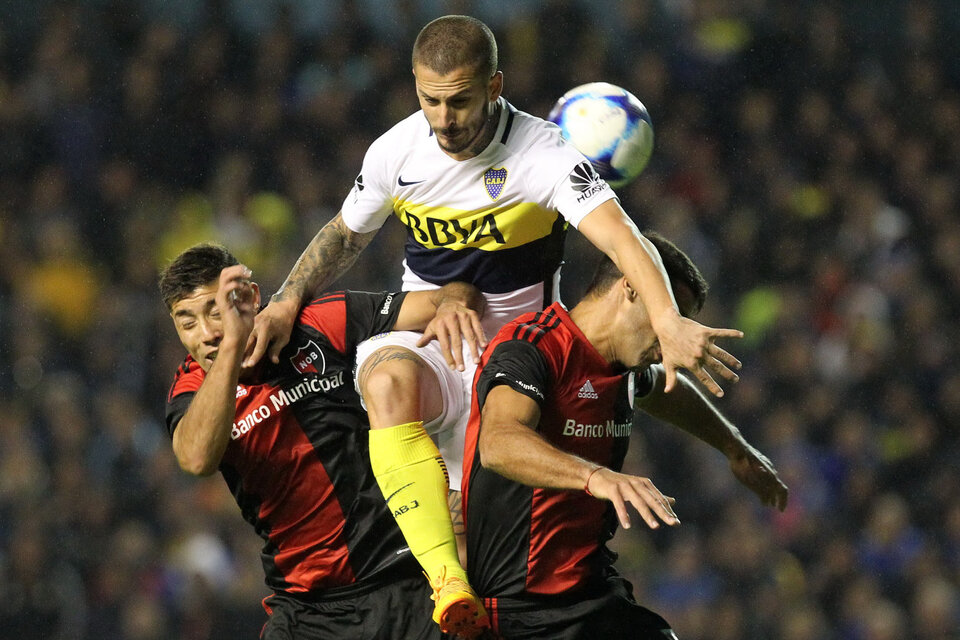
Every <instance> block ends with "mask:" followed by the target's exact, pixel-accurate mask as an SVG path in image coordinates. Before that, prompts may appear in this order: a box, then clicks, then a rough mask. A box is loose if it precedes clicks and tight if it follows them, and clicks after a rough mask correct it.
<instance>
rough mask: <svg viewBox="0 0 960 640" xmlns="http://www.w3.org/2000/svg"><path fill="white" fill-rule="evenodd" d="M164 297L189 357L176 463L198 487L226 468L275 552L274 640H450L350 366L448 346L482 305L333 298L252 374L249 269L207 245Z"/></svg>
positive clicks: (175, 430) (461, 297)
mask: <svg viewBox="0 0 960 640" xmlns="http://www.w3.org/2000/svg"><path fill="white" fill-rule="evenodd" d="M160 290H161V294H162V296H163V299H164V301H165V302H166V304H167V306H168V308H169V309H170V313H171V317H172V318H173V321H174V324H175V326H176V329H177V334H178V336H179V337H180V340H181V341H182V342H183V345H184V346H185V347H186V348H187V351H188V352H189V356H188V357H187V359H186V361H185V362H184V363H183V364H182V365H181V366H180V367H179V369H178V370H177V373H176V378H175V380H174V382H173V385H172V387H171V389H170V393H169V396H168V398H167V427H168V429H169V432H170V436H171V438H172V440H173V450H174V453H175V455H176V457H177V460H178V462H179V463H180V466H181V467H182V468H183V469H184V470H185V471H187V472H190V473H193V474H196V475H208V474H212V473H213V472H215V471H216V470H218V469H219V471H220V472H221V473H222V474H223V477H224V479H225V480H226V482H227V485H228V486H229V487H230V491H231V492H232V493H233V495H234V497H235V498H236V500H237V504H238V505H239V506H240V510H241V512H242V514H243V517H244V518H245V519H246V520H247V521H248V522H249V523H250V524H251V525H253V527H254V528H255V529H256V531H257V533H258V534H259V535H260V536H261V537H262V538H263V540H264V546H263V550H262V553H261V557H262V561H263V567H264V571H265V573H266V583H267V585H268V586H269V587H270V588H271V589H272V590H273V592H274V595H272V596H270V597H269V598H267V599H266V600H265V601H264V607H265V608H266V609H267V611H268V613H269V614H270V616H269V619H268V621H267V623H266V625H265V626H264V629H263V631H262V634H261V638H264V639H265V640H272V639H274V638H285V639H287V638H289V639H295V638H304V639H306V638H319V637H336V638H341V637H350V638H369V639H371V640H372V639H387V638H440V637H441V634H440V631H439V628H438V627H437V625H436V624H434V622H433V621H432V620H431V613H432V608H433V607H432V604H431V603H430V601H429V599H428V598H427V597H426V595H427V594H428V593H429V585H428V583H427V581H426V580H425V579H424V577H423V576H422V574H421V572H420V567H419V565H418V564H417V562H416V560H415V559H414V558H413V557H412V555H411V554H410V551H409V548H408V547H407V544H406V541H405V540H404V537H403V535H402V534H401V532H400V529H399V528H398V527H397V524H396V521H395V520H394V518H393V515H392V514H391V513H390V511H389V510H388V508H387V506H386V503H385V501H384V497H383V495H382V493H381V491H380V488H379V486H378V485H377V481H376V478H375V477H374V475H373V472H372V470H371V468H370V458H369V452H368V443H367V436H368V431H369V427H368V426H367V421H366V420H367V419H366V414H365V413H364V411H363V410H362V408H361V406H360V400H359V398H358V397H357V395H356V392H355V391H354V384H353V375H352V367H353V362H354V352H355V349H356V345H357V343H359V342H360V341H362V340H364V339H366V338H368V337H370V336H372V335H375V334H377V333H380V332H383V331H387V330H390V329H399V328H404V329H408V330H423V329H426V330H427V333H428V334H429V333H430V332H431V331H435V330H436V331H441V332H442V331H443V328H442V326H441V325H442V320H439V319H438V320H433V319H434V318H435V316H438V317H439V316H442V315H443V313H442V312H441V310H440V309H441V307H443V309H444V310H445V311H457V310H460V311H462V308H463V307H464V306H472V305H475V304H477V303H479V302H480V301H481V298H480V296H479V293H478V292H477V291H476V290H475V289H474V288H473V287H471V286H470V285H463V284H461V283H454V284H452V285H450V286H448V287H445V288H443V289H439V290H434V291H424V292H415V293H378V294H373V293H362V292H353V291H346V292H337V293H330V294H328V295H325V296H323V297H321V298H318V299H316V300H314V301H313V302H311V303H310V304H308V305H306V306H305V307H304V308H303V309H302V310H301V312H300V314H299V316H298V319H297V323H296V326H295V327H294V331H293V334H292V339H291V341H290V343H289V344H288V346H287V347H286V348H285V349H284V351H283V352H282V353H281V356H280V358H279V362H277V363H273V362H271V361H269V360H264V362H263V363H261V364H260V365H259V366H258V367H256V368H254V369H253V370H241V360H242V357H243V349H244V346H245V345H246V342H247V337H248V336H249V334H250V330H251V328H252V327H253V322H254V315H255V314H256V311H257V309H258V308H259V304H260V299H259V298H260V296H259V289H258V287H257V285H256V284H255V283H252V282H250V271H249V270H248V269H247V268H246V267H245V266H243V265H240V264H238V262H237V260H236V258H234V257H233V256H232V255H230V253H229V252H227V251H226V250H225V249H224V248H222V247H219V246H215V245H198V246H196V247H193V248H191V249H188V250H187V251H185V252H183V253H182V254H181V255H180V256H178V257H177V258H176V259H175V260H174V261H173V262H171V264H170V265H169V266H168V267H167V268H166V269H165V270H164V272H163V274H162V275H161V278H160ZM447 305H449V306H447ZM471 313H473V312H472V311H471ZM468 315H469V314H468ZM474 315H475V313H474ZM475 320H477V321H479V319H478V318H475ZM428 323H430V324H429V326H428Z"/></svg>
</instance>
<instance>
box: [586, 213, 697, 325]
mask: <svg viewBox="0 0 960 640" xmlns="http://www.w3.org/2000/svg"><path fill="white" fill-rule="evenodd" d="M643 235H644V237H645V238H646V239H647V240H649V241H650V243H651V244H652V245H653V246H654V247H656V248H657V251H658V252H659V253H660V259H661V260H663V266H664V268H665V269H666V271H667V276H668V277H669V278H670V285H671V286H672V287H673V295H674V296H676V297H678V298H679V296H678V295H677V286H678V285H683V286H685V287H686V288H687V289H689V290H690V293H691V294H692V301H693V308H692V309H681V310H680V311H681V313H683V312H686V313H684V315H685V316H687V317H692V316H695V315H697V314H698V313H699V312H700V310H701V309H702V308H703V304H704V302H706V300H707V290H708V289H709V288H710V287H709V285H708V284H707V281H706V279H704V277H703V274H702V273H700V270H699V269H698V268H697V265H695V264H693V260H691V259H690V256H688V255H687V254H685V253H684V252H683V251H681V250H680V248H679V247H678V246H677V245H675V244H673V243H672V242H670V241H669V240H667V239H666V238H664V237H663V236H662V235H660V234H659V233H657V232H656V231H644V232H643ZM622 277H623V273H622V272H621V271H620V269H618V268H617V265H616V264H614V262H613V260H611V259H610V257H609V256H606V255H604V256H603V257H602V258H601V260H600V264H598V265H597V269H596V271H595V272H594V275H593V280H591V282H590V285H589V286H588V287H587V291H586V293H585V294H584V297H587V296H596V297H599V296H602V295H604V294H605V293H606V292H607V291H609V290H610V287H612V286H613V285H614V283H616V282H617V281H618V280H620V278H622Z"/></svg>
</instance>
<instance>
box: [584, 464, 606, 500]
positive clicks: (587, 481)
mask: <svg viewBox="0 0 960 640" xmlns="http://www.w3.org/2000/svg"><path fill="white" fill-rule="evenodd" d="M600 469H603V465H599V464H598V465H596V466H595V467H593V469H591V470H590V472H589V473H588V474H587V478H586V479H585V480H584V481H583V491H584V493H586V494H587V495H588V496H590V497H593V493H591V492H590V480H592V479H593V476H594V475H596V473H597V472H598V471H600Z"/></svg>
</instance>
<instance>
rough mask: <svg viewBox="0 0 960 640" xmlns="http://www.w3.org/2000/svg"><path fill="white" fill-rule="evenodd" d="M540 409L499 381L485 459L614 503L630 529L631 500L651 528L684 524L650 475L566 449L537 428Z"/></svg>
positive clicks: (482, 443)
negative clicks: (608, 465)
mask: <svg viewBox="0 0 960 640" xmlns="http://www.w3.org/2000/svg"><path fill="white" fill-rule="evenodd" d="M539 420H540V407H539V406H538V405H537V403H536V402H534V401H533V400H532V399H531V398H529V397H527V396H525V395H523V394H522V393H519V392H517V391H515V390H514V389H512V388H510V387H508V386H505V385H499V386H497V387H494V388H493V389H492V390H491V391H490V393H489V394H487V399H486V402H485V403H484V406H483V413H482V417H481V423H480V439H479V450H480V461H481V463H482V464H483V466H484V467H486V468H488V469H490V470H492V471H494V472H496V473H499V474H500V475H502V476H503V477H505V478H508V479H510V480H513V481H515V482H520V483H522V484H526V485H529V486H533V487H542V488H547V489H571V490H578V491H583V490H584V489H586V490H588V491H589V493H590V494H591V495H592V496H594V497H596V498H599V499H601V500H609V501H611V502H612V503H613V505H614V508H615V509H616V512H617V517H618V518H619V519H620V524H621V525H622V526H623V528H624V529H629V528H630V516H629V514H628V512H627V507H626V503H628V502H629V503H630V504H632V505H633V507H634V508H635V509H636V510H637V512H638V513H639V514H640V515H641V516H642V517H643V519H644V520H645V521H646V523H647V525H648V526H649V527H650V528H651V529H656V528H657V527H659V526H660V523H659V522H658V521H657V518H659V519H660V520H662V521H663V522H665V523H666V524H669V525H677V524H680V520H679V519H677V516H676V514H675V513H674V512H673V509H672V508H671V507H670V504H671V503H672V502H673V498H670V497H667V496H664V495H663V494H662V493H660V491H659V490H658V489H657V488H656V487H655V486H654V485H653V483H652V482H651V481H650V480H649V479H648V478H641V477H638V476H631V475H628V474H625V473H617V472H616V471H612V470H611V469H607V468H606V467H603V466H601V465H598V464H596V463H593V462H589V461H587V460H584V459H583V458H580V457H577V456H575V455H573V454H571V453H567V452H565V451H561V450H560V449H557V448H556V447H555V446H553V445H552V444H550V443H549V442H547V441H546V440H544V439H543V438H542V437H541V436H540V434H538V433H537V432H536V428H537V423H538V422H539Z"/></svg>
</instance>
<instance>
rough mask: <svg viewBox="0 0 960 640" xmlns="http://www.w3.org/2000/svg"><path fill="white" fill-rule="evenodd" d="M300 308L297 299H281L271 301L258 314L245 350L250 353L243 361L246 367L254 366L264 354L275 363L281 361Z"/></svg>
mask: <svg viewBox="0 0 960 640" xmlns="http://www.w3.org/2000/svg"><path fill="white" fill-rule="evenodd" d="M299 310H300V305H299V304H298V303H297V302H296V301H294V300H280V301H276V302H273V301H271V302H270V304H268V305H267V306H266V307H265V308H264V309H263V311H261V312H260V313H258V314H257V317H256V318H255V321H254V325H253V331H251V333H250V337H249V339H248V340H247V348H246V351H245V352H244V353H247V354H249V355H248V356H247V357H246V359H245V360H244V361H243V366H244V367H247V368H250V367H253V366H254V365H256V364H257V363H258V362H260V359H261V358H262V357H263V355H264V354H267V356H268V357H269V358H270V361H271V362H273V363H274V364H277V363H278V362H280V351H281V350H282V349H283V348H284V347H285V346H286V345H287V343H288V342H290V333H291V332H292V331H293V323H294V322H295V321H296V319H297V312H298V311H299Z"/></svg>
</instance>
